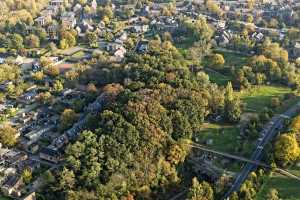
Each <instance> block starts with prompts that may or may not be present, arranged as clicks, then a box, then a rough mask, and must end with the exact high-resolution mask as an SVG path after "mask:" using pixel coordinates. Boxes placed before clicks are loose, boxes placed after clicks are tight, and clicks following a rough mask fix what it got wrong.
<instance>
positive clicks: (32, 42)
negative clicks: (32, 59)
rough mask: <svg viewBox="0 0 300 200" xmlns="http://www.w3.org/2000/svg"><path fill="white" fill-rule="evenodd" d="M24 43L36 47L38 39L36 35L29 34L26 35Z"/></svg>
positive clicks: (38, 42)
mask: <svg viewBox="0 0 300 200" xmlns="http://www.w3.org/2000/svg"><path fill="white" fill-rule="evenodd" d="M26 45H27V46H28V47H30V48H38V47H40V39H39V38H38V37H37V36H35V35H33V34H31V35H29V36H27V37H26Z"/></svg>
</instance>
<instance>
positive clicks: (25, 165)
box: [18, 159, 41, 173]
mask: <svg viewBox="0 0 300 200" xmlns="http://www.w3.org/2000/svg"><path fill="white" fill-rule="evenodd" d="M40 167H41V163H40V162H39V161H36V160H31V159H27V160H24V161H23V162H21V163H19V165H18V171H19V172H20V173H22V172H23V171H24V170H25V169H28V170H30V171H31V172H33V171H34V170H37V169H39V168H40Z"/></svg>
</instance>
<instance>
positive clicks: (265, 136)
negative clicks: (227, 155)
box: [223, 102, 300, 199]
mask: <svg viewBox="0 0 300 200" xmlns="http://www.w3.org/2000/svg"><path fill="white" fill-rule="evenodd" d="M299 112H300V102H299V103H298V104H296V105H295V106H293V107H291V108H290V109H289V110H287V111H286V112H284V113H283V114H281V115H277V116H275V117H273V118H272V119H271V121H270V122H269V123H268V124H267V125H266V126H265V127H264V129H263V130H262V131H261V133H260V134H261V138H260V139H259V140H258V141H257V144H256V149H255V151H254V152H253V153H252V156H251V160H254V161H258V162H259V161H260V159H261V157H262V155H263V151H264V147H265V146H266V144H268V143H269V142H270V141H272V140H273V139H274V138H275V137H276V135H277V134H278V132H279V130H280V129H282V128H283V124H284V121H285V119H286V118H291V117H293V116H295V115H296V114H297V113H299ZM256 168H257V165H255V164H252V163H247V164H246V165H245V166H244V167H243V169H242V171H241V172H240V173H239V175H238V176H237V177H236V179H235V181H234V183H233V185H232V186H231V188H230V189H229V191H228V192H227V193H226V194H225V196H224V198H223V199H227V198H228V197H229V196H230V195H231V194H232V193H233V192H235V191H238V190H239V189H240V187H241V185H242V184H243V183H244V182H245V180H246V179H247V177H248V175H249V174H250V172H251V171H254V170H255V169H256Z"/></svg>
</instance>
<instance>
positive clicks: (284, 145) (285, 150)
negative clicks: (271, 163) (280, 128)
mask: <svg viewBox="0 0 300 200" xmlns="http://www.w3.org/2000/svg"><path fill="white" fill-rule="evenodd" d="M274 154H275V159H276V160H277V161H278V162H279V164H280V165H283V166H286V165H287V164H290V163H292V162H294V161H295V160H297V159H298V158H299V155H300V147H299V144H298V142H297V139H296V136H295V134H294V133H285V134H282V135H280V136H279V137H278V138H277V141H276V142H275V152H274Z"/></svg>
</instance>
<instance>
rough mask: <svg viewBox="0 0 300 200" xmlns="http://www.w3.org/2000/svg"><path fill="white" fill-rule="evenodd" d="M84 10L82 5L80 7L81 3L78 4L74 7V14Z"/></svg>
mask: <svg viewBox="0 0 300 200" xmlns="http://www.w3.org/2000/svg"><path fill="white" fill-rule="evenodd" d="M81 9H82V5H80V4H79V3H77V4H76V5H75V6H74V7H73V12H74V13H77V12H79V11H81Z"/></svg>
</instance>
